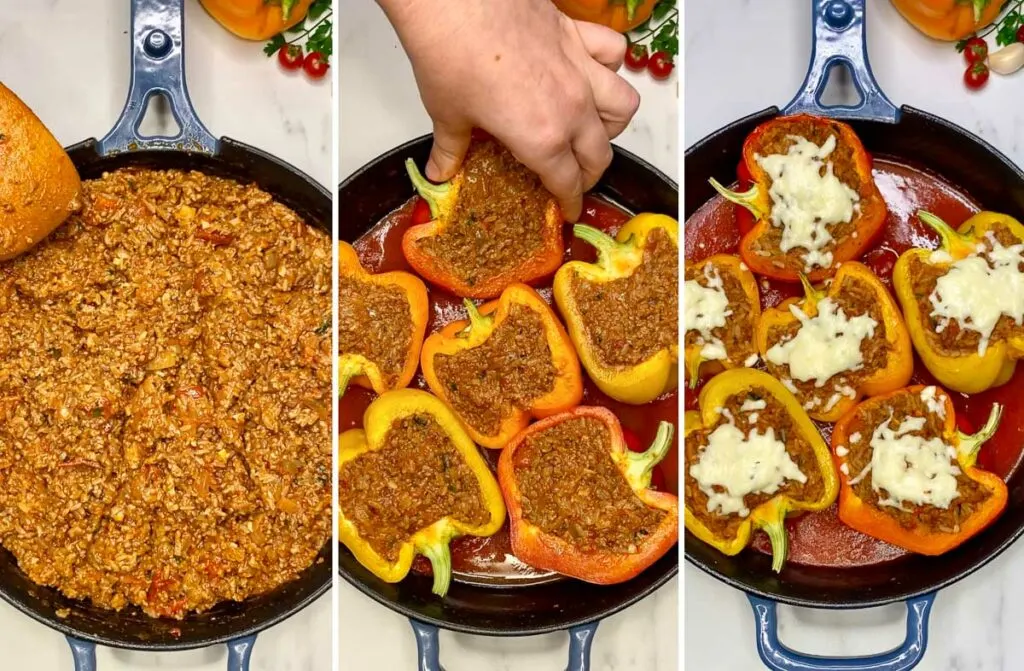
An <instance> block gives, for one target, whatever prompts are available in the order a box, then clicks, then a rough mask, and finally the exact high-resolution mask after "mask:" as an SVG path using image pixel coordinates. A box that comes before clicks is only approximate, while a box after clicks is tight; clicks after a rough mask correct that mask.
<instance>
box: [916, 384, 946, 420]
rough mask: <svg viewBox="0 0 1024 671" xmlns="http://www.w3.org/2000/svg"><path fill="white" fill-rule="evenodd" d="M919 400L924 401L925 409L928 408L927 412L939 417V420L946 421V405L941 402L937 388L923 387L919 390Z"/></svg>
mask: <svg viewBox="0 0 1024 671" xmlns="http://www.w3.org/2000/svg"><path fill="white" fill-rule="evenodd" d="M921 400H922V401H924V404H925V407H927V408H928V412H931V413H934V414H936V415H938V416H939V419H946V404H945V403H943V402H942V399H941V398H940V397H939V396H938V388H937V387H932V386H929V387H925V388H924V389H922V390H921Z"/></svg>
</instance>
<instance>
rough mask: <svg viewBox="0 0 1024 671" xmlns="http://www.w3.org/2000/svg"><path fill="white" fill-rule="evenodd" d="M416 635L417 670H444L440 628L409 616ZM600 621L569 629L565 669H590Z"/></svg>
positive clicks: (586, 670)
mask: <svg viewBox="0 0 1024 671" xmlns="http://www.w3.org/2000/svg"><path fill="white" fill-rule="evenodd" d="M409 624H410V625H412V631H413V633H414V634H415V635H416V657H417V660H416V668H417V671H444V667H443V666H441V659H440V655H441V645H440V644H441V641H440V636H439V635H440V630H439V629H438V628H437V627H435V626H434V625H432V624H427V623H425V622H420V621H419V620H414V619H412V618H409ZM598 624H600V622H588V623H587V624H581V625H579V626H576V627H572V628H571V629H569V665H568V666H567V667H566V671H590V651H591V648H592V647H593V644H594V633H595V632H597V625H598Z"/></svg>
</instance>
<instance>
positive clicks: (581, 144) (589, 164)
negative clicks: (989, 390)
mask: <svg viewBox="0 0 1024 671" xmlns="http://www.w3.org/2000/svg"><path fill="white" fill-rule="evenodd" d="M588 117H590V118H588V120H587V121H586V122H585V123H584V124H583V126H582V127H581V128H580V130H579V132H578V134H577V135H576V138H575V139H574V140H573V143H572V149H573V154H574V155H575V156H576V160H577V162H578V163H579V166H580V172H581V174H582V178H583V179H582V181H583V191H584V192H586V191H589V190H590V189H592V188H594V185H595V184H597V182H598V180H600V179H601V175H603V174H604V171H605V170H607V169H608V166H609V165H610V164H611V162H612V145H611V143H610V142H609V141H608V134H607V133H606V132H605V129H604V126H603V125H602V124H601V119H600V118H599V117H598V115H597V114H596V113H594V114H592V115H588Z"/></svg>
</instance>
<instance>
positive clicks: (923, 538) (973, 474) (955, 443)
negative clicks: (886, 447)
mask: <svg viewBox="0 0 1024 671" xmlns="http://www.w3.org/2000/svg"><path fill="white" fill-rule="evenodd" d="M925 390H929V391H930V393H931V397H930V399H929V402H930V403H929V405H930V406H931V407H928V406H925V405H923V401H922V404H921V405H922V407H923V408H925V412H935V411H936V410H938V409H941V413H942V414H941V415H939V418H940V419H941V427H942V433H941V435H939V436H937V437H938V438H940V439H941V440H942V441H943V442H944V443H945V444H946V445H949V446H950V447H952V448H953V449H954V450H955V451H956V462H957V465H958V467H959V469H960V471H961V473H962V475H963V477H965V478H967V479H969V480H971V481H973V483H974V484H975V485H977V486H979V487H980V488H981V489H982V490H983V491H984V492H985V494H987V496H986V497H985V498H984V499H983V500H982V501H980V502H977V503H975V502H971V503H970V504H969V505H970V506H971V508H970V509H969V510H967V511H965V512H966V513H967V516H966V518H965V519H963V520H961V521H960V523H959V524H957V525H955V526H953V527H952V528H951V530H949V531H941V530H939V529H935V528H931V527H930V526H929V525H928V524H926V523H923V522H921V521H920V520H921V519H922V517H921V513H922V510H923V509H925V508H926V506H916V505H913V504H910V505H911V506H912V508H911V509H910V510H909V515H906V519H902V520H901V519H900V518H899V517H897V515H896V513H895V511H896V510H897V509H896V508H894V507H892V506H881V505H878V504H877V503H874V502H868V501H865V500H864V499H862V498H861V497H860V496H858V494H857V492H856V491H855V489H854V485H851V482H854V483H855V484H856V485H859V486H860V487H873V483H872V482H871V481H870V480H865V478H866V477H867V476H864V475H861V474H860V473H854V472H853V469H852V468H850V467H849V465H848V464H847V459H848V457H849V455H850V450H851V449H853V448H852V447H851V445H850V441H851V439H852V438H853V437H856V439H857V441H858V444H859V443H862V442H863V441H870V440H871V436H872V432H873V431H874V427H866V426H865V425H864V424H865V415H866V413H868V412H870V411H872V410H874V409H878V408H879V407H882V408H885V407H887V406H889V407H890V408H891V406H892V405H893V404H895V403H897V402H899V401H900V399H901V397H903V400H906V398H905V397H907V396H915V395H916V396H919V397H920V396H921V394H922V392H925ZM1002 412H1003V408H1002V406H1000V405H999V404H998V403H997V404H994V405H993V406H992V411H991V413H990V414H989V418H988V421H986V422H985V426H983V427H982V429H981V430H980V431H978V432H977V433H975V434H973V435H967V434H965V433H963V432H961V431H959V430H958V429H957V418H956V410H955V409H954V408H953V401H952V399H950V397H949V394H947V393H946V392H945V391H944V390H942V389H941V388H939V387H925V386H924V385H917V386H912V387H906V388H904V389H898V390H896V391H893V392H890V393H888V394H885V395H883V396H876V397H874V398H870V399H868V400H866V401H864V402H862V403H861V404H860V405H858V406H857V407H856V408H854V409H853V410H852V411H850V412H849V413H847V414H846V415H845V416H844V417H843V418H842V419H841V420H840V421H839V422H838V423H837V424H836V426H835V430H834V431H833V432H832V450H833V454H834V459H835V462H836V466H837V468H839V470H840V476H839V477H840V481H841V485H840V490H839V519H840V520H841V521H842V522H843V524H845V525H847V526H849V527H851V528H852V529H856V530H857V531H859V532H861V533H863V534H867V535H868V536H871V537H873V538H877V539H879V540H882V541H885V542H886V543H890V544H892V545H895V546H897V547H901V548H903V549H904V550H908V551H910V552H917V553H919V554H924V555H940V554H943V553H945V552H949V551H950V550H952V549H953V548H955V547H957V546H959V545H961V544H962V543H964V542H965V541H966V540H967V539H969V538H971V537H972V536H974V535H975V534H977V533H978V532H979V531H981V530H982V529H984V528H985V527H987V526H988V525H989V524H991V523H992V521H993V520H995V519H996V518H997V517H999V515H1000V514H1001V513H1002V511H1003V509H1004V508H1005V507H1006V501H1007V488H1006V483H1005V482H1003V480H1002V478H1000V477H999V476H997V475H995V474H994V473H989V472H988V471H983V470H981V469H979V468H977V467H976V466H975V463H976V462H977V459H978V451H979V450H980V449H981V446H982V445H984V444H985V442H986V441H987V440H988V439H989V438H991V437H992V436H993V435H994V434H995V432H996V429H997V428H998V427H999V420H1000V418H1001V416H1002ZM889 413H890V414H889V415H888V417H889V418H890V419H891V418H892V417H893V415H892V410H891V409H890V410H889ZM907 416H914V417H918V416H920V415H919V414H918V413H912V414H911V413H908V415H907ZM890 419H885V420H883V422H884V423H888V422H889V421H890ZM872 456H873V455H872ZM870 463H871V462H869V464H870ZM858 478H861V480H859V481H858ZM875 491H877V490H875ZM899 503H900V504H901V505H902V503H903V502H899ZM958 505H960V504H959V503H958V502H957V499H956V498H954V499H953V502H952V503H951V504H950V506H958ZM887 510H888V511H890V512H886V511H887Z"/></svg>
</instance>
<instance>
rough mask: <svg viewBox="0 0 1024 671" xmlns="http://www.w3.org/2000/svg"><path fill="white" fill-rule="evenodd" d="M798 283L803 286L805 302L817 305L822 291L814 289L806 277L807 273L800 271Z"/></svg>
mask: <svg viewBox="0 0 1024 671" xmlns="http://www.w3.org/2000/svg"><path fill="white" fill-rule="evenodd" d="M800 284H802V285H803V287H804V298H805V299H806V300H807V302H808V303H811V304H813V305H817V304H818V302H819V301H820V300H821V298H822V296H823V294H822V292H820V291H818V290H817V289H815V288H814V285H813V284H811V281H810V280H809V279H807V275H804V274H803V273H800Z"/></svg>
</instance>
